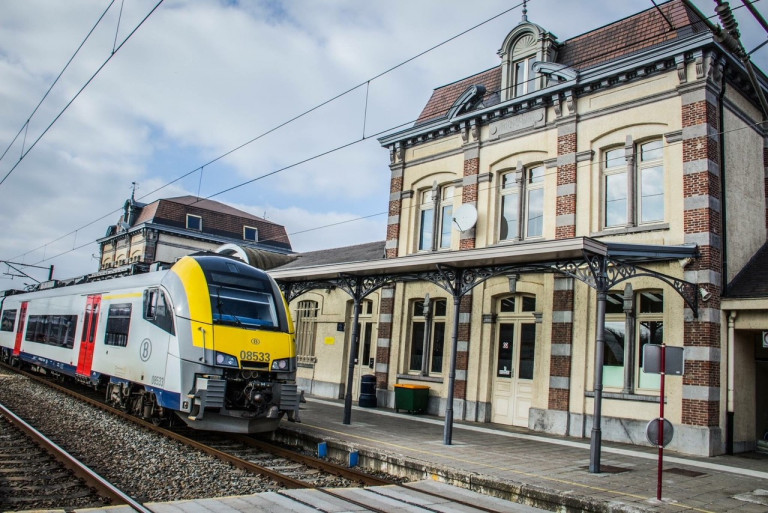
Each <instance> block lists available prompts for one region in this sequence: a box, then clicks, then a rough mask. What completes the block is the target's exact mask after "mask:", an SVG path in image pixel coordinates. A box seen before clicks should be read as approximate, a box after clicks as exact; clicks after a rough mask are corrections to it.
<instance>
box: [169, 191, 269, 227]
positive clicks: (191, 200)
mask: <svg viewBox="0 0 768 513" xmlns="http://www.w3.org/2000/svg"><path fill="white" fill-rule="evenodd" d="M160 201H171V202H173V203H181V204H182V205H194V206H196V207H197V208H202V209H204V210H210V211H212V212H219V213H222V214H227V215H230V216H237V217H245V218H247V219H253V220H255V221H261V222H262V223H270V224H276V223H273V222H272V221H267V220H266V219H264V218H263V217H258V216H255V215H253V214H249V213H248V212H245V211H243V210H238V209H236V208H235V207H230V206H229V205H225V204H224V203H219V202H218V201H213V200H209V199H203V198H198V197H197V196H178V197H176V198H164V199H162V200H160Z"/></svg>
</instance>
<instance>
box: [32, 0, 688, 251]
mask: <svg viewBox="0 0 768 513" xmlns="http://www.w3.org/2000/svg"><path fill="white" fill-rule="evenodd" d="M520 5H521V4H520ZM517 7H519V5H518V6H517ZM505 12H508V11H505ZM497 17H498V15H497V16H494V17H493V18H490V19H495V18H497ZM481 25H482V23H481V24H477V25H475V28H476V27H479V26H481ZM681 28H682V27H681ZM466 32H467V31H464V32H462V34H464V33H466ZM655 37H657V35H656V34H651V35H649V36H648V37H647V38H645V39H643V40H640V41H638V42H635V44H636V45H637V44H641V43H643V42H646V41H648V40H650V39H653V38H655ZM455 38H456V36H453V37H451V38H449V39H448V40H446V41H450V40H453V39H455ZM439 46H441V44H438V45H435V46H433V47H432V49H434V48H438V47H439ZM612 52H613V50H608V51H606V52H603V53H602V54H598V55H597V56H595V55H591V56H590V57H589V58H588V60H590V61H592V60H594V59H595V58H599V57H603V56H605V55H608V54H610V53H612ZM424 53H426V52H421V53H419V54H418V55H423V54H424ZM414 58H415V57H412V58H410V59H408V60H406V61H403V62H409V61H411V60H413V59H414ZM583 62H586V60H585V61H580V62H576V63H573V65H574V66H578V65H579V64H582V63H583ZM401 65H402V63H401V64H399V65H396V66H393V67H391V68H389V70H388V71H385V72H382V73H380V74H378V75H376V77H374V78H377V77H380V76H382V75H384V74H385V73H387V72H389V71H391V70H394V69H397V68H398V67H400V66H401ZM531 80H533V79H531ZM365 84H366V82H363V83H361V84H358V85H357V86H355V87H353V88H350V89H348V90H347V91H345V92H343V93H340V94H339V95H336V96H334V97H333V98H330V99H329V100H326V101H325V102H322V103H320V104H318V105H317V106H315V107H312V108H311V109H308V110H306V111H305V112H304V113H302V114H299V115H298V116H295V117H293V118H291V119H289V120H288V121H286V122H283V123H281V124H279V125H277V126H276V127H274V128H272V129H270V130H268V131H266V132H264V133H262V134H260V135H259V136H257V137H255V138H253V139H251V140H249V141H247V142H246V143H243V144H241V145H239V146H237V147H235V148H233V149H232V150H229V151H228V152H226V153H224V154H222V155H220V156H218V157H216V158H214V159H212V160H210V161H209V162H207V163H206V164H204V165H203V166H201V167H197V168H195V169H193V170H191V171H189V172H187V173H185V174H183V175H181V176H179V177H177V178H176V179H174V180H172V181H170V182H168V183H166V184H164V185H162V186H160V187H158V188H156V189H154V190H153V191H150V192H149V193H147V194H145V195H143V196H142V197H141V198H140V199H142V198H145V197H147V196H149V195H151V194H154V193H156V192H158V191H160V190H162V189H163V188H165V187H167V186H169V185H171V184H173V183H175V182H177V181H179V180H181V179H183V178H185V177H187V176H189V175H191V174H193V173H195V172H197V171H198V170H201V171H202V169H203V168H204V167H205V166H206V165H209V164H211V163H214V162H216V161H218V160H220V159H222V158H224V157H225V156H227V155H230V154H232V153H234V152H235V151H237V150H239V149H241V148H243V147H245V146H246V145H248V144H250V143H252V142H254V141H256V140H258V139H259V138H261V137H263V136H265V135H267V134H269V133H271V132H274V131H275V130H277V129H279V128H281V127H283V126H285V125H287V124H289V123H291V122H293V121H295V120H297V119H299V118H300V117H302V116H304V115H306V114H308V113H310V112H313V111H314V110H317V109H318V108H320V107H322V106H323V105H326V104H328V103H330V102H331V101H334V100H335V99H338V98H340V97H342V96H344V95H345V94H348V93H349V92H351V91H353V90H355V89H357V88H359V87H360V86H362V85H365ZM499 92H500V91H499ZM446 112H447V110H446ZM412 122H413V121H409V122H407V123H402V124H400V125H398V126H395V127H392V128H389V129H387V130H383V131H382V132H380V133H377V134H374V135H372V136H370V137H368V138H371V137H377V136H379V135H383V134H385V133H388V132H391V131H393V130H396V129H398V128H401V127H403V126H407V125H409V124H411V123H412ZM365 139H366V138H362V139H359V140H354V141H350V142H348V143H346V144H343V145H341V146H337V147H335V148H333V149H330V150H327V151H324V152H322V153H320V154H318V155H315V156H313V157H310V158H307V159H304V160H302V161H299V162H296V163H293V164H290V165H288V166H285V167H283V168H279V169H277V170H274V171H271V172H269V173H266V174H264V175H261V176H259V177H257V178H254V179H250V180H247V181H245V182H241V183H240V184H237V185H235V186H232V187H229V188H227V189H224V190H221V191H219V192H216V193H214V194H212V195H210V196H207V197H206V198H205V199H210V198H213V197H216V196H220V195H222V194H224V193H226V192H230V191H232V190H235V189H238V188H240V187H243V186H245V185H248V184H250V183H253V182H256V181H258V180H261V179H263V178H266V177H268V176H272V175H275V174H278V173H280V172H283V171H286V170H288V169H291V168H294V167H296V166H298V165H300V164H303V163H306V162H309V161H311V160H315V159H316V158H319V157H322V156H325V155H328V154H331V153H334V152H336V151H339V150H341V149H344V148H346V147H349V146H352V145H353V144H356V143H358V142H361V141H363V140H365ZM198 197H199V193H198ZM119 211H120V209H115V210H113V211H111V212H109V213H108V214H105V215H103V216H101V217H100V218H99V219H98V220H95V221H92V222H90V223H88V224H87V225H85V226H84V227H81V228H80V229H82V228H85V227H87V226H91V225H92V224H95V223H96V222H98V221H100V220H102V219H105V218H106V217H108V216H110V215H113V214H116V213H117V212H119ZM72 233H73V231H72V232H69V233H68V234H66V235H64V236H62V237H60V238H59V239H56V240H55V241H52V242H50V243H46V244H45V245H43V246H40V247H38V248H35V249H33V250H30V251H28V252H25V253H24V254H23V255H26V254H29V253H31V252H34V251H37V250H39V249H42V248H45V247H46V246H48V245H49V244H52V243H53V242H56V241H58V240H61V239H63V238H66V237H67V236H69V235H71V234H72ZM86 245H87V244H86ZM84 246H85V245H84ZM84 246H81V247H84ZM66 253H67V252H65V253H64V254H66ZM46 260H47V259H46ZM43 261H45V260H43Z"/></svg>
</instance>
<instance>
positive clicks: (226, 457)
mask: <svg viewBox="0 0 768 513" xmlns="http://www.w3.org/2000/svg"><path fill="white" fill-rule="evenodd" d="M3 365H4V366H5V367H7V368H9V369H11V370H13V371H15V372H17V373H19V374H21V375H23V376H25V377H27V378H30V379H32V380H34V381H36V382H38V383H42V384H45V385H47V386H49V387H51V388H54V389H56V390H58V391H60V392H62V393H64V394H67V395H69V396H70V397H74V398H76V399H78V400H81V401H84V402H86V403H88V404H90V405H91V406H95V407H97V408H100V409H101V410H103V411H106V412H108V413H112V414H114V415H117V416H119V417H121V418H123V419H125V420H128V421H131V422H133V423H135V424H137V425H139V426H141V427H144V428H146V429H148V430H150V431H153V432H155V433H159V434H161V435H163V436H165V437H167V438H170V439H171V440H175V441H177V442H179V443H182V444H184V445H186V446H188V447H193V448H195V449H198V450H200V451H202V452H204V453H206V454H208V455H210V456H213V457H215V458H218V459H220V460H222V461H225V462H227V463H230V464H231V465H234V466H235V467H237V468H241V469H243V470H247V471H249V472H254V473H257V474H261V475H263V476H265V477H267V478H269V479H272V480H273V481H275V482H277V483H280V484H281V485H283V486H285V487H286V488H299V489H301V488H313V485H312V484H310V483H306V482H304V481H301V480H298V479H294V478H292V477H289V476H286V475H283V474H281V473H279V472H275V471H274V470H271V469H269V468H266V467H263V466H261V465H257V464H255V463H251V462H250V461H246V460H244V459H242V458H238V457H237V456H233V455H231V454H227V453H226V452H224V451H220V450H218V449H215V448H213V447H210V446H207V445H205V444H203V443H200V442H197V441H195V440H192V439H191V438H187V437H186V436H183V435H180V434H178V433H175V432H173V431H171V430H168V429H165V428H162V427H160V426H156V425H154V424H152V423H151V422H147V421H146V420H143V419H140V418H138V417H135V416H133V415H131V414H130V413H127V412H124V411H123V410H120V409H117V408H114V407H112V406H110V405H108V404H104V403H103V402H101V401H98V400H96V399H93V398H90V397H88V396H85V395H82V394H80V393H78V392H77V391H74V390H71V389H69V388H67V387H65V386H62V385H59V384H58V383H54V382H52V381H50V380H47V379H44V378H41V377H40V376H36V375H35V374H32V373H29V372H26V371H24V370H21V369H18V368H16V367H9V366H7V365H5V364H3Z"/></svg>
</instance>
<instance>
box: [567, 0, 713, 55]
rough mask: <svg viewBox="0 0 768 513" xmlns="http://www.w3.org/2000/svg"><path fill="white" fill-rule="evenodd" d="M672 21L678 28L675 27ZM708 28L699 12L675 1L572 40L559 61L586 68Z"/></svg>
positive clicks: (678, 0)
mask: <svg viewBox="0 0 768 513" xmlns="http://www.w3.org/2000/svg"><path fill="white" fill-rule="evenodd" d="M659 11H661V13H660V12H659ZM662 13H663V16H662ZM665 18H666V19H665ZM667 20H669V23H667ZM670 24H671V25H672V27H675V28H674V29H672V27H671V26H670ZM706 30H708V28H707V27H706V25H705V24H704V23H703V22H702V21H701V19H700V17H699V15H698V14H697V13H695V12H694V11H692V10H690V9H689V8H688V7H687V6H686V5H685V4H684V3H683V2H681V1H680V0H673V1H671V2H667V3H666V4H663V5H660V6H659V9H656V8H655V7H652V8H650V9H648V10H646V11H643V12H640V13H638V14H635V15H634V16H630V17H628V18H624V19H623V20H619V21H617V22H615V23H611V24H610V25H606V26H604V27H601V28H599V29H596V30H593V31H591V32H587V33H586V34H582V35H580V36H577V37H574V38H571V39H568V40H567V41H565V43H564V44H563V46H562V47H561V48H560V50H559V51H558V58H557V62H558V63H560V64H565V65H566V66H570V67H572V68H575V69H578V70H583V69H586V68H590V67H592V66H595V65H597V64H601V63H604V62H607V61H610V60H613V59H617V58H619V57H624V56H626V55H630V54H632V53H635V52H637V51H640V50H644V49H646V48H650V47H652V46H655V45H657V44H660V43H664V42H666V41H669V40H672V39H676V38H678V37H682V36H687V35H689V34H692V33H696V32H702V31H706Z"/></svg>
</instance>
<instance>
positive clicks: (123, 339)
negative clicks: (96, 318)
mask: <svg viewBox="0 0 768 513" xmlns="http://www.w3.org/2000/svg"><path fill="white" fill-rule="evenodd" d="M130 324H131V304H130V303H115V304H112V305H109V313H108V315H107V330H106V335H105V337H104V344H106V345H108V346H118V347H125V346H127V345H128V328H129V327H130Z"/></svg>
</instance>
